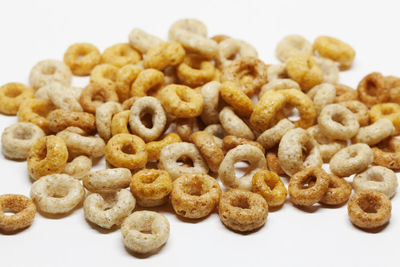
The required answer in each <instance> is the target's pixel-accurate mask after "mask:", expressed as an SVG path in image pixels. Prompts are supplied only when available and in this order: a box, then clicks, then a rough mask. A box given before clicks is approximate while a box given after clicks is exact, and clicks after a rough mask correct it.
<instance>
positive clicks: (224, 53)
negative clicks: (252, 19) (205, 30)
mask: <svg viewBox="0 0 400 267" xmlns="http://www.w3.org/2000/svg"><path fill="white" fill-rule="evenodd" d="M219 39H221V38H219ZM215 41H216V42H217V43H218V58H217V59H218V63H219V64H220V65H221V66H226V65H228V64H230V63H232V61H233V60H235V59H237V58H239V57H258V53H257V50H256V49H255V48H254V47H253V46H252V45H251V44H249V43H247V42H245V41H243V40H239V39H234V38H229V37H227V38H225V39H224V40H221V41H219V42H218V41H217V40H215Z"/></svg>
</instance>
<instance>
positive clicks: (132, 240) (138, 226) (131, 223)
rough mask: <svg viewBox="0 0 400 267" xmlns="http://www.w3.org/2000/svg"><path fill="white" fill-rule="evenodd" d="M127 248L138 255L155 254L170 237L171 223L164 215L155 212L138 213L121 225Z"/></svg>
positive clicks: (130, 216)
mask: <svg viewBox="0 0 400 267" xmlns="http://www.w3.org/2000/svg"><path fill="white" fill-rule="evenodd" d="M121 233H122V240H123V241H124V244H125V246H126V247H127V248H128V249H130V250H132V251H133V252H136V253H142V254H143V253H153V252H156V251H157V250H158V249H159V248H160V247H161V246H162V245H164V244H165V243H166V242H167V240H168V237H169V222H168V220H167V218H165V217H164V215H162V214H160V213H157V212H154V211H146V210H143V211H136V212H134V213H132V214H131V215H129V216H128V217H127V218H126V219H125V220H124V221H123V223H122V225H121Z"/></svg>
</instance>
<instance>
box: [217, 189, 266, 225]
mask: <svg viewBox="0 0 400 267" xmlns="http://www.w3.org/2000/svg"><path fill="white" fill-rule="evenodd" d="M218 212H219V218H220V219H221V221H222V223H223V224H224V225H225V226H226V227H228V228H229V229H232V230H234V231H239V232H247V231H253V230H256V229H258V228H260V227H262V226H263V225H264V224H265V222H266V221H267V217H268V204H267V201H265V199H264V198H263V197H262V196H260V195H259V194H256V193H253V192H249V191H245V190H241V189H231V190H229V191H227V192H225V193H224V194H223V195H222V197H221V200H220V202H219V206H218Z"/></svg>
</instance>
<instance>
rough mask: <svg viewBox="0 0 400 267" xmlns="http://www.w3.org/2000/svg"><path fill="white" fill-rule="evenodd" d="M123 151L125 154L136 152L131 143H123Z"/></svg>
mask: <svg viewBox="0 0 400 267" xmlns="http://www.w3.org/2000/svg"><path fill="white" fill-rule="evenodd" d="M121 151H122V152H123V153H125V154H135V153H136V150H135V148H134V147H133V146H132V145H131V144H123V146H122V148H121Z"/></svg>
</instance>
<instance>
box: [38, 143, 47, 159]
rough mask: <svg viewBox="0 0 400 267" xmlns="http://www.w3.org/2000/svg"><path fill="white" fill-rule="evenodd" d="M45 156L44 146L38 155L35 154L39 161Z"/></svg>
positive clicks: (45, 149)
mask: <svg viewBox="0 0 400 267" xmlns="http://www.w3.org/2000/svg"><path fill="white" fill-rule="evenodd" d="M46 156H47V146H46V145H45V146H44V147H43V148H42V149H41V150H40V151H39V153H37V157H38V158H39V160H44V159H45V158H46Z"/></svg>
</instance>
